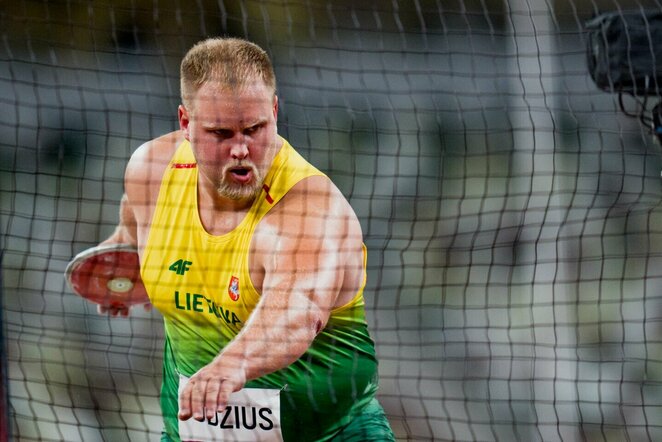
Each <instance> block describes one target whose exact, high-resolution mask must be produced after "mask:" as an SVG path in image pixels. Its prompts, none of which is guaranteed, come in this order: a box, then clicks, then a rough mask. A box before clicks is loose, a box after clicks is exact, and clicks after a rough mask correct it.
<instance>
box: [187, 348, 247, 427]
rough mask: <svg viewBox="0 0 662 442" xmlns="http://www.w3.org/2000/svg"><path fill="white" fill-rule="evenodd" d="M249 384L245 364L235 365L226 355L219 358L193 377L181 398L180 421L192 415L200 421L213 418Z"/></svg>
mask: <svg viewBox="0 0 662 442" xmlns="http://www.w3.org/2000/svg"><path fill="white" fill-rule="evenodd" d="M245 384H246V373H245V371H244V369H243V368H242V367H241V364H238V363H231V362H230V361H229V360H227V359H224V358H223V356H222V355H221V356H218V357H216V358H215V359H214V360H213V361H212V362H211V363H209V364H208V365H206V366H205V367H202V368H201V369H200V370H199V371H198V372H197V373H196V374H194V375H193V376H191V379H190V380H189V382H188V384H186V387H184V390H182V393H181V394H180V395H179V414H178V417H179V419H180V420H183V421H185V420H188V419H189V418H190V417H191V416H193V418H194V419H195V420H197V421H203V420H204V419H205V418H207V419H212V418H213V417H214V415H215V414H216V413H217V412H222V411H223V410H225V407H227V405H228V400H229V398H230V394H232V393H234V392H235V391H239V390H241V389H242V388H243V387H244V385H245Z"/></svg>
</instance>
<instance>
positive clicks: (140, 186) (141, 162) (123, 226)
mask: <svg viewBox="0 0 662 442" xmlns="http://www.w3.org/2000/svg"><path fill="white" fill-rule="evenodd" d="M181 138H182V137H181V135H180V134H179V133H178V132H172V133H170V134H167V135H164V136H162V137H159V138H157V139H155V140H152V141H149V142H147V143H145V144H143V145H142V146H140V147H139V148H138V149H137V150H136V151H135V152H134V153H133V155H131V158H130V159H129V163H128V164H127V167H126V171H125V173H124V194H123V195H122V200H121V201H120V213H119V222H118V224H117V227H115V231H114V232H113V233H112V234H111V235H110V236H109V237H108V238H107V239H105V240H104V241H102V242H101V244H100V245H110V244H130V245H132V246H134V247H136V248H137V249H138V250H139V252H140V250H141V249H142V248H143V247H144V244H143V243H144V241H145V240H146V236H147V232H148V231H149V220H150V219H151V214H152V211H153V208H154V204H155V201H156V198H157V196H158V191H159V186H160V182H161V176H162V175H163V171H164V169H165V168H166V166H167V164H168V161H169V158H170V155H171V154H172V152H173V151H174V149H175V148H176V146H177V144H178V143H179V142H180V141H181ZM145 308H146V309H149V308H151V304H146V305H145ZM98 311H99V313H101V314H110V315H112V316H117V315H121V316H127V315H128V314H129V307H126V306H121V307H108V308H106V307H101V306H99V307H98Z"/></svg>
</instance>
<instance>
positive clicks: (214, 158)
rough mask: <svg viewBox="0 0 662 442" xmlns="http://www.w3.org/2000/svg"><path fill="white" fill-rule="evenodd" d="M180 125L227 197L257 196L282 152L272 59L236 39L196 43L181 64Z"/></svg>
mask: <svg viewBox="0 0 662 442" xmlns="http://www.w3.org/2000/svg"><path fill="white" fill-rule="evenodd" d="M181 93H182V105H181V106H180V107H179V122H180V127H181V129H182V130H183V132H184V135H185V137H186V138H187V139H188V140H189V141H190V142H191V146H192V148H193V153H194V154H195V157H196V160H197V162H198V167H199V170H200V174H201V177H202V179H204V180H206V181H207V184H211V185H213V186H214V187H215V188H216V190H217V191H218V193H219V195H220V196H222V197H226V198H230V199H233V200H252V199H253V198H254V197H255V196H256V195H257V194H259V192H260V190H261V188H262V184H263V181H264V176H265V174H266V172H267V171H268V169H269V166H270V165H271V162H272V160H273V158H274V156H275V154H276V152H277V148H278V136H277V133H276V118H277V114H278V99H277V97H276V80H275V75H274V71H273V67H272V65H271V61H270V60H269V57H268V56H267V54H266V52H265V51H264V50H262V49H261V48H260V47H259V46H257V45H255V44H253V43H250V42H248V41H245V40H240V39H235V38H225V39H223V38H215V39H209V40H205V41H202V42H200V43H198V44H197V45H195V46H194V47H193V48H192V49H191V50H190V51H189V52H188V53H187V54H186V56H185V57H184V59H183V61H182V64H181Z"/></svg>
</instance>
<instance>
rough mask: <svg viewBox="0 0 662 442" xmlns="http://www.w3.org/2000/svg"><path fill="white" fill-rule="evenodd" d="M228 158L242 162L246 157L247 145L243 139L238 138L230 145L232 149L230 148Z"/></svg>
mask: <svg viewBox="0 0 662 442" xmlns="http://www.w3.org/2000/svg"><path fill="white" fill-rule="evenodd" d="M230 156H231V157H232V159H235V160H243V159H244V158H246V157H247V156H248V144H247V143H246V140H245V139H244V138H243V137H238V139H237V140H236V141H235V142H234V143H232V147H230Z"/></svg>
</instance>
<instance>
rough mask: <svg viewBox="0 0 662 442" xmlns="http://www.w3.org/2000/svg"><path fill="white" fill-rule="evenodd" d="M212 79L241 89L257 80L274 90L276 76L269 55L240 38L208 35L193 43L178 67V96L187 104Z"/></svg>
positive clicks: (225, 85)
mask: <svg viewBox="0 0 662 442" xmlns="http://www.w3.org/2000/svg"><path fill="white" fill-rule="evenodd" d="M210 80H213V81H217V82H218V83H219V84H220V85H222V86H224V87H228V88H232V89H234V88H241V87H242V86H245V85H246V84H248V83H249V82H252V81H255V80H261V81H263V82H264V84H265V85H266V86H267V87H268V88H270V89H271V90H272V91H273V92H274V94H275V93H276V75H275V74H274V68H273V65H272V64H271V60H270V59H269V55H267V53H266V52H265V51H264V49H262V48H261V47H259V46H258V45H256V44H255V43H251V42H249V41H246V40H242V39H240V38H209V39H207V40H203V41H201V42H199V43H197V44H196V45H194V46H193V47H192V48H191V49H190V50H189V51H188V52H187V53H186V55H185V56H184V59H183V60H182V64H181V67H180V86H181V98H182V103H183V104H184V106H186V107H189V105H190V103H191V100H192V98H193V96H194V95H195V93H196V92H197V91H198V89H200V87H202V85H203V84H205V83H206V82H208V81H210Z"/></svg>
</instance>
